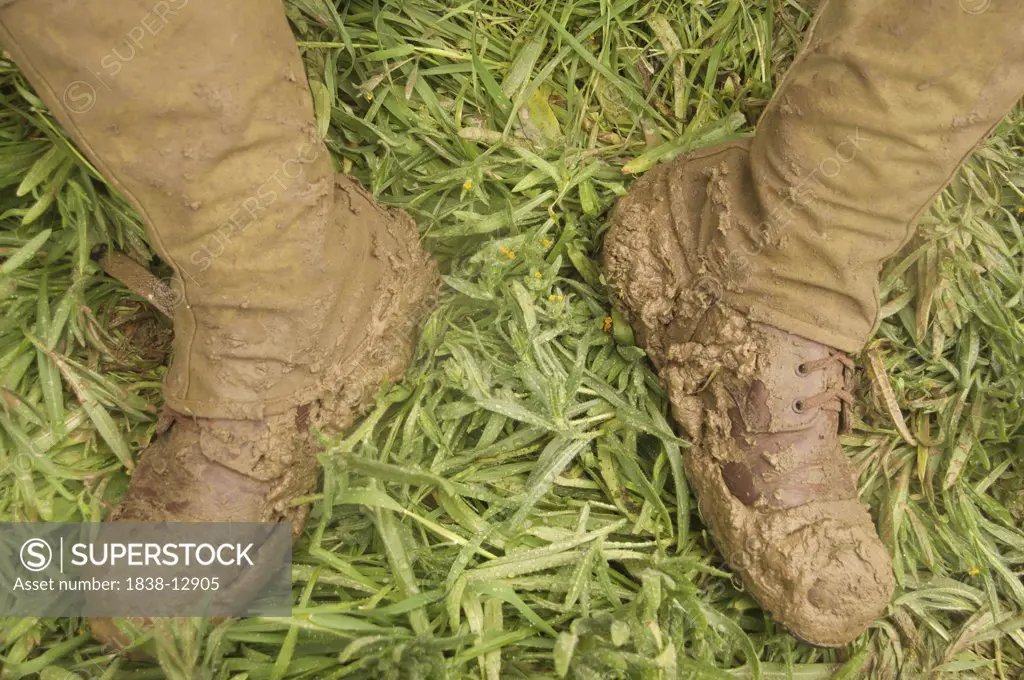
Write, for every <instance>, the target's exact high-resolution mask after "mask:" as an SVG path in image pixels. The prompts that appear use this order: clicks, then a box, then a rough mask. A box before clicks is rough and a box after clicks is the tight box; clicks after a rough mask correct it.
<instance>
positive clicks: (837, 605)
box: [764, 521, 894, 647]
mask: <svg viewBox="0 0 1024 680" xmlns="http://www.w3.org/2000/svg"><path fill="white" fill-rule="evenodd" d="M837 524H838V522H833V521H827V522H823V523H820V524H818V525H816V526H814V527H808V528H807V530H805V531H802V532H799V533H798V534H797V535H795V536H793V537H792V538H793V539H795V540H786V541H783V542H782V544H781V545H780V548H782V549H781V550H778V551H773V552H775V553H776V556H777V557H779V558H780V559H781V560H785V561H784V563H783V564H784V566H783V569H782V572H783V575H782V579H781V581H782V583H781V584H779V585H781V587H780V588H778V590H777V593H778V595H777V597H776V598H771V597H766V598H764V600H765V605H766V607H767V608H768V609H769V610H771V611H772V613H773V614H774V615H775V616H776V618H777V619H778V620H779V621H780V622H781V623H782V624H783V625H785V626H786V627H787V628H788V629H789V630H790V631H791V632H792V633H793V634H794V635H796V636H797V637H799V638H800V639H802V640H804V641H806V642H809V643H811V644H814V645H818V646H822V647H840V646H843V645H846V644H849V643H850V642H852V641H853V640H855V639H856V638H857V637H858V636H859V635H860V634H861V633H863V632H864V631H865V630H866V629H867V627H868V625H870V624H871V623H872V622H873V621H875V620H876V619H877V618H878V617H879V616H881V615H882V613H883V612H884V611H885V608H886V606H887V605H888V603H889V600H890V598H891V597H892V593H893V589H894V582H893V576H892V567H891V562H890V559H889V555H888V553H887V552H886V550H885V547H884V546H883V545H882V542H881V541H880V540H879V539H878V537H877V535H876V534H875V531H874V528H873V527H871V526H869V525H868V526H864V525H861V524H858V525H854V526H837ZM794 543H799V546H793V544H794ZM791 546H792V548H793V549H787V548H790V547H791ZM772 599H777V600H778V601H777V602H776V603H772V602H771V600H772ZM772 604H775V606H771V605H772Z"/></svg>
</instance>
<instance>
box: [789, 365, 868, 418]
mask: <svg viewBox="0 0 1024 680" xmlns="http://www.w3.org/2000/svg"><path fill="white" fill-rule="evenodd" d="M836 364H839V366H840V370H841V373H842V376H843V379H842V382H841V384H839V385H833V386H831V387H829V388H828V389H826V390H825V391H824V392H819V393H818V394H815V395H812V396H810V397H805V398H803V399H797V400H796V401H794V402H793V410H794V411H796V412H797V413H803V412H805V411H809V410H811V409H815V408H829V407H831V406H832V405H834V404H836V405H837V406H838V408H830V410H838V411H839V412H840V421H841V423H842V425H841V431H843V432H848V431H849V429H850V423H851V420H852V418H851V417H850V416H851V413H850V407H851V406H852V405H853V394H852V392H851V391H850V378H851V376H852V375H853V370H854V363H853V360H852V359H850V357H848V356H846V353H845V352H841V351H839V350H833V351H831V352H829V355H828V356H827V357H822V358H821V359H815V360H813V361H805V362H804V363H802V364H800V365H799V366H797V373H799V374H800V375H807V374H808V373H813V372H814V371H823V370H826V369H828V368H831V367H832V366H834V365H836Z"/></svg>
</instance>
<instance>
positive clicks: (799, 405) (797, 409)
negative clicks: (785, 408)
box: [793, 399, 804, 413]
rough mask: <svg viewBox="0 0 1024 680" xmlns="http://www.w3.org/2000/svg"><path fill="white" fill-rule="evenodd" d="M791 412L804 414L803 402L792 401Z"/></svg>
mask: <svg viewBox="0 0 1024 680" xmlns="http://www.w3.org/2000/svg"><path fill="white" fill-rule="evenodd" d="M793 412H794V413H803V412H804V402H803V401H801V400H799V399H797V400H796V401H794V402H793Z"/></svg>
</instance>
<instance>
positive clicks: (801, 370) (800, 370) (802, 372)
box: [796, 364, 810, 378]
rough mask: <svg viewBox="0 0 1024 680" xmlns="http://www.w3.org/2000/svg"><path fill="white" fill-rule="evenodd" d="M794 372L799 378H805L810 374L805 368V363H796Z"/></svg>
mask: <svg viewBox="0 0 1024 680" xmlns="http://www.w3.org/2000/svg"><path fill="white" fill-rule="evenodd" d="M796 374H797V375H798V376H799V377H801V378H806V377H807V376H808V375H810V373H809V371H808V370H807V364H797V365H796Z"/></svg>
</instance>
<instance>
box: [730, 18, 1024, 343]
mask: <svg viewBox="0 0 1024 680" xmlns="http://www.w3.org/2000/svg"><path fill="white" fill-rule="evenodd" d="M1022 94H1024V3H1021V2H1018V1H1016V0H959V2H958V0H936V1H934V2H921V1H920V0H827V1H826V2H825V4H824V6H823V7H822V8H821V9H820V10H819V12H818V15H817V17H816V19H815V23H814V25H813V27H812V29H811V32H810V35H809V37H808V39H807V43H806V44H805V46H804V47H803V49H802V51H801V53H800V54H799V56H798V57H797V59H796V61H795V62H794V63H793V65H792V66H791V68H790V69H789V71H788V73H787V74H786V76H785V78H784V80H783V82H782V84H781V86H780V87H779V89H778V91H777V92H776V93H775V95H774V97H773V99H772V101H771V103H770V105H769V107H768V109H767V110H766V111H765V113H764V115H763V116H762V118H761V120H760V122H759V124H758V127H757V132H756V135H755V137H754V139H753V142H752V143H751V145H750V147H749V164H748V166H747V167H745V168H743V167H740V168H738V169H735V170H734V171H733V172H732V174H731V175H728V176H726V177H725V178H724V181H725V182H726V186H725V190H724V192H723V193H724V196H723V198H722V199H721V200H720V201H719V205H728V204H729V203H730V202H732V203H733V204H734V207H735V208H736V209H735V210H734V211H733V213H734V214H733V216H732V219H731V221H730V222H729V224H730V225H732V226H734V227H736V228H734V229H726V230H725V244H724V252H726V253H727V254H728V257H731V258H732V259H733V264H734V265H735V266H734V269H735V270H741V271H744V272H745V276H744V277H740V279H741V280H739V283H738V285H736V284H735V282H734V283H733V284H732V285H731V286H730V285H727V286H726V290H725V292H724V293H723V296H724V298H725V300H726V301H727V302H728V303H730V304H732V305H733V306H735V307H737V308H739V309H741V310H743V311H746V312H748V314H749V315H750V316H751V317H752V318H754V319H755V320H759V321H764V322H766V323H769V324H771V325H773V326H776V327H778V328H782V329H784V330H788V331H790V332H792V333H796V334H799V335H803V336H805V337H807V338H810V339H812V340H815V341H818V342H822V343H824V344H827V345H830V346H833V347H837V348H839V349H843V350H846V351H858V350H859V349H861V348H862V347H863V345H864V343H865V342H866V340H867V339H868V337H870V335H871V333H872V331H873V328H874V326H875V325H876V324H877V322H878V316H879V300H878V275H879V271H880V268H881V265H882V263H883V261H884V260H885V259H886V258H888V257H890V256H892V255H893V254H895V253H896V252H897V250H898V249H899V248H900V247H901V246H902V245H903V244H904V243H906V242H907V240H908V239H909V238H910V237H911V235H912V233H913V228H914V224H915V222H916V221H917V218H918V216H919V215H920V214H921V212H922V211H923V210H924V209H926V208H927V206H928V205H929V204H930V202H931V200H932V199H933V198H934V197H935V196H936V194H937V193H938V192H940V191H941V190H942V188H943V187H944V186H945V185H946V183H947V182H948V181H949V179H950V177H951V175H952V174H953V173H954V172H955V171H956V170H957V168H958V167H959V165H960V164H961V162H962V161H963V160H964V158H965V157H966V156H967V155H969V154H970V153H971V152H972V150H973V149H974V148H975V146H976V145H977V144H978V143H979V141H980V140H982V139H984V138H985V136H986V135H987V134H988V133H989V132H990V131H991V130H992V128H993V127H994V126H995V125H996V124H997V123H998V122H999V121H1000V119H1001V118H1002V117H1003V116H1004V115H1005V113H1006V112H1007V111H1008V110H1009V109H1010V108H1011V107H1012V106H1013V105H1014V103H1015V102H1016V101H1018V99H1019V98H1020V97H1021V95H1022ZM739 165H740V166H742V165H744V164H743V163H740V164H739ZM729 184H731V186H729ZM747 195H750V196H751V197H752V198H748V197H747ZM737 259H738V260H739V262H738V263H737V262H736V260H737ZM730 288H731V289H730Z"/></svg>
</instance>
